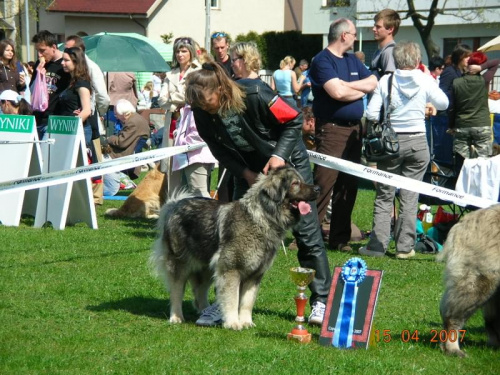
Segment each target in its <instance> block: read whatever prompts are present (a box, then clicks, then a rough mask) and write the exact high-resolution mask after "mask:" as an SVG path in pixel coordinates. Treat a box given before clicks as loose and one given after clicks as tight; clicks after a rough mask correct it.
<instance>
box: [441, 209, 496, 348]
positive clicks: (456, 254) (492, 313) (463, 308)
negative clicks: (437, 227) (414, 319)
mask: <svg viewBox="0 0 500 375" xmlns="http://www.w3.org/2000/svg"><path fill="white" fill-rule="evenodd" d="M499 223H500V204H496V205H494V206H491V207H489V208H485V209H481V210H477V211H474V212H470V213H468V214H467V215H466V216H465V217H464V218H463V219H462V220H461V221H460V222H459V223H458V224H455V225H454V226H453V228H451V230H450V233H449V234H448V237H447V239H446V242H445V244H444V247H443V251H442V253H441V254H440V255H439V257H438V260H443V259H444V260H445V261H446V269H445V285H446V290H445V293H444V295H443V298H442V300H441V317H442V319H443V324H444V331H445V332H446V341H444V342H442V343H441V349H442V350H443V351H444V352H445V353H446V354H451V355H457V356H459V357H464V356H465V353H464V352H463V351H462V350H460V347H459V341H460V340H461V339H462V338H463V331H462V332H460V330H463V327H464V324H465V323H466V321H467V320H468V319H469V318H470V317H471V316H472V315H473V314H474V313H475V312H476V311H477V310H478V309H479V308H481V307H482V308H483V316H484V324H485V328H486V333H487V335H488V345H490V346H493V347H496V348H500V225H499Z"/></svg>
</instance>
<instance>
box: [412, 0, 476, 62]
mask: <svg viewBox="0 0 500 375" xmlns="http://www.w3.org/2000/svg"><path fill="white" fill-rule="evenodd" d="M439 3H440V1H439V0H432V1H431V2H430V7H429V13H428V14H427V15H423V14H422V13H419V12H417V10H416V9H415V1H414V0H407V4H408V13H407V14H406V16H405V17H404V18H411V19H412V21H413V25H414V26H415V28H416V29H417V31H418V33H419V34H420V38H421V39H422V43H423V45H424V48H425V52H427V56H428V57H429V58H431V57H432V56H439V55H440V51H439V47H438V45H437V44H436V43H435V42H434V40H433V39H432V36H431V32H432V28H433V27H434V23H435V19H436V17H437V16H438V15H451V16H454V17H458V18H461V19H463V20H466V21H472V20H473V19H475V18H482V19H484V16H483V13H484V8H483V6H481V4H479V3H480V2H479V1H475V2H473V3H471V2H469V4H468V6H465V4H464V6H463V7H462V6H461V2H460V1H459V2H458V5H459V6H458V11H457V10H456V9H455V10H454V11H453V12H452V11H450V10H449V8H448V10H447V7H446V5H447V3H448V0H444V1H442V2H441V4H442V5H441V6H440V5H439ZM482 4H483V5H484V2H482ZM423 21H427V23H426V24H424V23H423Z"/></svg>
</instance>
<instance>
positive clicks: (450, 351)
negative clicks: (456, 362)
mask: <svg viewBox="0 0 500 375" xmlns="http://www.w3.org/2000/svg"><path fill="white" fill-rule="evenodd" d="M440 347H441V350H442V351H443V353H444V354H446V355H449V356H455V357H460V358H465V357H467V354H465V352H464V351H463V350H460V348H458V347H456V346H455V345H453V346H448V345H447V343H446V342H442V343H441V344H440Z"/></svg>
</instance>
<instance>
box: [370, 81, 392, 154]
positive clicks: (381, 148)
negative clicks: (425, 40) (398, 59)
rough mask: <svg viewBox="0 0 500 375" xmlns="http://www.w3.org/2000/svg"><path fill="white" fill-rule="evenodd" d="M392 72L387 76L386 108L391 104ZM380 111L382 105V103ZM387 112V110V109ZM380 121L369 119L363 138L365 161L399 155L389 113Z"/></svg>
mask: <svg viewBox="0 0 500 375" xmlns="http://www.w3.org/2000/svg"><path fill="white" fill-rule="evenodd" d="M392 78H393V74H391V76H390V77H389V95H388V96H387V100H388V104H387V108H390V105H391V91H392ZM381 111H382V112H385V111H384V106H383V105H382V109H381ZM387 112H389V111H387ZM381 117H384V119H383V120H381V121H369V122H368V126H367V130H366V137H365V138H364V139H363V155H364V156H365V158H366V160H367V161H381V160H390V159H394V158H397V157H398V156H399V140H398V135H397V133H396V132H395V131H394V129H393V128H392V126H391V120H390V113H387V115H386V116H381Z"/></svg>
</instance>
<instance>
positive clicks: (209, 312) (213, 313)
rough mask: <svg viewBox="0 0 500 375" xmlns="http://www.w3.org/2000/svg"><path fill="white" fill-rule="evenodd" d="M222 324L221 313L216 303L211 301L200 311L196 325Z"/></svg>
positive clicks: (210, 325) (211, 325)
mask: <svg viewBox="0 0 500 375" xmlns="http://www.w3.org/2000/svg"><path fill="white" fill-rule="evenodd" d="M221 324H222V313H221V311H220V309H219V304H218V303H213V304H211V305H210V306H208V307H207V308H206V309H204V310H203V311H202V312H201V315H200V317H199V318H198V320H197V321H196V325H199V326H205V327H213V326H218V325H221Z"/></svg>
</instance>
